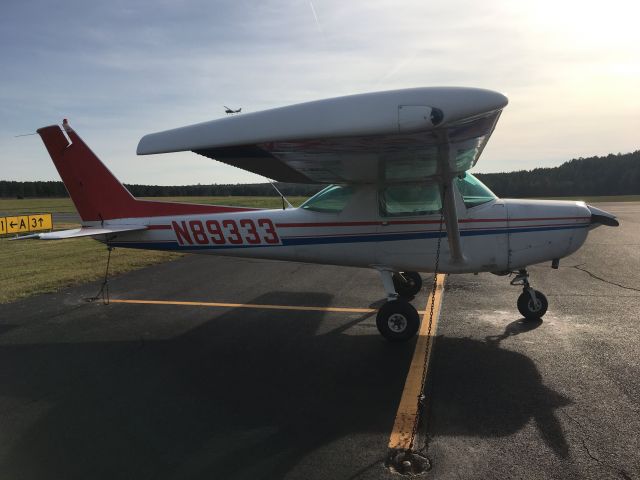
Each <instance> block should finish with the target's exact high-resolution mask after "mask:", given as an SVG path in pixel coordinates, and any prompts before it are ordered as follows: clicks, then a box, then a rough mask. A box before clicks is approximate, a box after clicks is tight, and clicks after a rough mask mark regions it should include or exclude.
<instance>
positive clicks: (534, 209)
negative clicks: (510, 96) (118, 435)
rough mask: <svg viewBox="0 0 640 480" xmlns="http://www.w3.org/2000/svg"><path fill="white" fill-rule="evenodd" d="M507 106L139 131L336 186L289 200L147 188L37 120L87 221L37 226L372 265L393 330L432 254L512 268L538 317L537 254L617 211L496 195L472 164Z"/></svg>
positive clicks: (151, 139) (477, 266) (541, 305)
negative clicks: (271, 204)
mask: <svg viewBox="0 0 640 480" xmlns="http://www.w3.org/2000/svg"><path fill="white" fill-rule="evenodd" d="M506 105H507V98H506V97H504V96H503V95H501V94H499V93H496V92H493V91H489V90H481V89H474V88H414V89H406V90H394V91H388V92H377V93H368V94H362V95H353V96H348V97H341V98H333V99H328V100H320V101H315V102H309V103H302V104H298V105H293V106H289V107H285V108H278V109H274V110H266V111H262V112H255V113H249V114H246V115H243V116H240V117H236V118H225V119H220V120H214V121H210V122H205V123H200V124H196V125H192V126H186V127H181V128H177V129H173V130H167V131H164V132H159V133H154V134H150V135H146V136H144V137H143V138H142V139H141V140H140V143H139V145H138V151H137V153H138V154H141V155H146V154H153V153H165V152H178V151H185V150H191V151H193V152H195V153H198V154H201V155H204V156H207V157H210V158H213V159H216V160H219V161H221V162H224V163H227V164H229V165H234V166H237V167H240V168H243V169H245V170H248V171H250V172H253V173H257V174H260V175H264V176H266V177H268V178H271V179H274V180H278V181H282V182H300V183H331V184H332V185H330V186H328V187H326V188H325V189H324V190H322V191H320V192H319V193H318V194H316V195H315V196H313V197H311V198H310V199H308V200H307V201H306V202H305V203H304V204H302V205H301V206H300V207H299V208H290V209H286V210H261V209H251V208H242V207H226V206H211V205H194V204H184V203H171V202H158V201H148V200H138V199H136V198H134V197H133V196H131V194H130V193H129V192H128V191H127V190H126V189H125V187H124V186H123V185H122V184H121V183H120V182H119V181H118V180H117V179H116V178H115V177H114V176H113V175H112V174H111V173H110V172H109V170H108V169H107V168H106V167H105V166H104V165H103V164H102V163H101V162H100V160H99V159H98V158H97V157H96V156H95V155H94V154H93V153H92V152H91V150H89V148H88V147H87V146H86V145H85V143H84V142H83V141H82V140H81V139H80V137H79V136H78V135H77V134H76V132H75V131H74V130H73V129H72V128H71V127H70V126H69V124H68V123H67V122H66V120H65V121H64V122H63V130H61V129H60V127H58V126H57V125H53V126H49V127H44V128H41V129H39V130H38V133H39V134H40V136H41V137H42V139H43V141H44V144H45V146H46V147H47V150H48V151H49V154H50V155H51V158H52V159H53V162H54V164H55V166H56V168H57V169H58V172H59V173H60V176H61V177H62V180H63V182H64V183H65V185H66V187H67V190H68V191H69V195H70V196H71V199H72V200H73V202H74V204H75V206H76V208H77V210H78V213H79V214H80V217H81V218H82V228H80V229H77V230H69V231H59V232H51V233H43V234H35V235H31V236H30V237H37V238H41V239H61V238H74V237H82V236H91V237H94V238H95V239H97V240H99V241H101V242H104V243H106V244H107V245H110V246H113V247H128V248H143V249H153V250H172V251H181V252H189V253H205V254H214V255H229V256H239V257H254V258H267V259H278V260H288V261H299V262H312V263H321V264H332V265H349V266H356V267H365V268H372V269H376V270H377V271H378V272H379V273H380V276H381V279H382V284H383V286H384V289H385V291H386V294H387V302H386V303H385V304H384V305H383V306H382V307H381V308H380V309H379V311H378V315H377V319H376V324H377V327H378V330H379V331H380V333H381V334H382V335H383V336H384V337H385V338H387V339H388V340H390V341H405V340H408V339H410V338H411V337H413V335H414V334H415V333H416V332H417V330H418V328H419V324H420V317H419V316H418V313H417V312H416V309H415V308H414V307H413V306H412V305H411V304H410V303H409V301H408V299H410V298H411V297H412V296H413V295H415V294H416V293H417V292H418V291H419V290H420V287H421V285H422V279H421V277H420V275H419V273H417V272H433V271H434V270H435V269H436V265H437V266H438V267H437V268H438V272H441V273H451V274H455V273H477V272H492V273H496V274H499V275H502V274H509V273H515V274H516V276H515V278H514V279H513V280H512V281H511V284H512V285H520V286H522V287H523V290H522V293H521V294H520V296H519V298H518V301H517V307H518V310H519V311H520V313H521V314H522V316H523V317H525V318H526V319H540V318H541V317H542V316H543V315H544V314H545V312H546V310H547V306H548V303H547V298H546V297H545V295H543V294H542V293H541V292H539V291H537V290H534V289H533V288H532V287H531V285H530V283H529V274H528V272H527V266H529V265H532V264H536V263H541V262H551V266H552V268H557V266H558V262H559V260H560V259H561V258H563V257H566V256H567V255H570V254H571V253H573V252H575V251H576V250H578V249H579V248H580V247H581V246H582V244H583V243H584V241H585V239H586V238H587V233H588V232H589V230H591V229H593V228H595V227H597V226H599V225H609V226H617V225H618V222H617V220H616V219H615V217H614V216H613V215H611V214H610V213H607V212H605V211H603V210H600V209H597V208H595V207H592V206H590V205H586V204H585V203H584V202H574V201H558V200H507V199H500V198H497V197H496V195H494V194H493V193H492V192H491V191H490V190H489V189H488V188H487V187H486V186H485V185H483V184H482V183H481V182H480V181H479V180H478V179H477V178H475V177H474V176H473V175H471V174H470V173H468V170H469V169H470V168H471V167H473V166H474V165H475V164H476V162H477V160H478V157H479V156H480V154H481V152H482V150H483V149H484V147H485V145H486V144H487V141H488V140H489V137H490V135H491V133H492V132H493V130H494V128H495V125H496V123H497V121H498V118H499V116H500V113H501V112H502V109H503V108H504V107H505V106H506ZM440 240H442V242H441V241H440ZM438 258H439V263H438ZM212 275H215V273H214V272H212ZM174 280H175V279H171V281H174ZM167 281H169V279H167Z"/></svg>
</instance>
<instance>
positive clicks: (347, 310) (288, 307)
mask: <svg viewBox="0 0 640 480" xmlns="http://www.w3.org/2000/svg"><path fill="white" fill-rule="evenodd" d="M109 301H110V303H128V304H139V305H179V306H186V307H215V308H255V309H262V310H298V311H305V312H338V313H375V312H376V311H377V310H375V309H374V308H343V307H308V306H304V305H261V304H255V303H220V302H177V301H172V300H121V299H113V298H112V299H110V300H109Z"/></svg>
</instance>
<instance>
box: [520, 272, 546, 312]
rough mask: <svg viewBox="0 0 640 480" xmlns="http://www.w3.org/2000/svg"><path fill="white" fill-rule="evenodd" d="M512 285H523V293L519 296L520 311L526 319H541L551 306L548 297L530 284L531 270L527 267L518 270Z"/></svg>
mask: <svg viewBox="0 0 640 480" xmlns="http://www.w3.org/2000/svg"><path fill="white" fill-rule="evenodd" d="M511 285H522V293H521V294H520V296H519V297H518V311H519V312H520V314H521V315H522V316H523V317H524V318H525V319H526V320H531V321H539V320H540V319H541V318H542V317H543V316H544V314H545V313H547V308H548V307H549V302H548V301H547V297H545V295H544V294H543V293H542V292H539V291H538V290H534V289H533V288H532V287H531V285H530V284H529V272H527V270H526V269H525V268H523V269H521V270H519V271H518V273H517V275H516V276H515V277H514V279H513V280H511Z"/></svg>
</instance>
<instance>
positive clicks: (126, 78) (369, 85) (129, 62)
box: [0, 0, 640, 185]
mask: <svg viewBox="0 0 640 480" xmlns="http://www.w3.org/2000/svg"><path fill="white" fill-rule="evenodd" d="M638 18H640V3H639V2H632V1H629V0H608V1H607V2H602V1H592V0H580V1H579V0H575V1H574V0H565V1H563V0H536V1H534V2H517V1H513V0H484V1H482V2H478V1H477V0H437V1H436V0H410V1H400V0H367V1H355V0H354V1H349V2H345V1H341V0H312V1H310V0H259V1H257V0H256V1H250V0H230V1H216V0H202V1H188V0H174V1H162V0H154V1H139V2H137V1H134V0H126V1H121V0H109V1H107V2H88V1H86V0H82V1H66V0H60V1H58V2H51V1H45V0H38V1H29V0H17V1H14V0H4V1H3V3H2V13H1V15H0V61H1V63H0V65H1V68H0V152H1V153H0V179H3V180H58V179H59V177H58V175H57V172H56V171H55V168H54V167H53V164H52V163H51V161H50V159H49V157H48V155H47V153H46V151H45V149H44V146H43V145H42V143H41V141H40V139H39V137H38V136H24V137H17V138H16V137H15V136H16V135H20V134H26V133H31V132H34V131H35V130H36V129H37V128H39V127H42V126H45V125H51V124H54V123H61V121H62V119H63V118H68V119H69V122H70V124H71V125H72V126H73V128H74V129H75V130H76V131H77V132H78V134H79V135H80V136H81V137H82V138H83V139H84V140H85V142H86V143H87V144H88V145H89V146H90V147H91V148H92V149H93V151H94V152H95V153H96V154H97V155H98V156H99V157H100V158H101V159H102V160H103V162H105V163H106V164H107V166H108V167H109V168H110V169H111V171H112V172H114V173H115V174H116V176H118V178H119V179H120V180H121V181H123V182H125V183H141V184H157V185H184V184H196V183H203V184H208V183H244V182H262V181H265V179H264V178H263V177H260V176H257V175H254V174H251V173H248V172H244V171H242V170H239V169H236V168H234V167H231V166H227V165H224V164H221V163H218V162H215V161H213V160H210V159H207V158H205V157H201V156H199V155H196V154H194V153H191V152H183V153H175V154H164V155H149V156H136V154H135V150H136V146H137V144H138V141H139V140H140V138H141V137H142V136H143V135H145V134H147V133H151V132H156V131H160V130H165V129H169V128H175V127H179V126H183V125H188V124H192V123H197V122H202V121H207V120H212V119H215V118H222V117H224V116H225V113H224V109H223V105H228V106H230V107H235V108H238V107H242V109H243V112H253V111H258V110H264V109H268V108H273V107H280V106H285V105H290V104H294V103H299V102H304V101H310V100H317V99H321V98H329V97H336V96H341V95H349V94H354V93H364V92H370V91H380V90H390V89H397V88H406V87H419V86H469V87H482V88H489V89H492V90H496V91H499V92H501V93H504V94H505V95H507V97H508V98H509V105H508V106H507V107H506V109H505V110H504V112H503V114H502V117H501V118H500V121H499V123H498V126H497V128H496V130H495V132H494V134H493V136H492V138H491V140H490V141H489V143H488V145H487V147H486V148H485V150H484V152H483V154H482V156H481V158H480V160H479V162H478V164H477V165H476V167H475V168H474V169H473V171H476V172H497V171H512V170H521V169H531V168H536V167H548V166H556V165H559V164H561V163H562V162H564V161H566V160H569V159H571V158H578V157H587V156H592V155H605V154H608V153H612V152H613V153H617V152H623V153H624V152H630V151H634V150H638V149H639V148H640V28H638V23H637V22H638Z"/></svg>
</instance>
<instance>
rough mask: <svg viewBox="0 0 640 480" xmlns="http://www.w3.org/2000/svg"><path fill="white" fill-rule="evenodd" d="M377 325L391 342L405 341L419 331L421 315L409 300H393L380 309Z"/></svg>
mask: <svg viewBox="0 0 640 480" xmlns="http://www.w3.org/2000/svg"><path fill="white" fill-rule="evenodd" d="M376 326H377V327H378V330H379V331H380V333H381V334H382V336H383V337H384V338H386V339H387V340H389V341H390V342H404V341H406V340H409V339H410V338H411V337H413V336H414V335H415V334H416V332H417V331H418V328H419V327H420V317H419V316H418V312H417V311H416V309H415V308H413V305H411V304H410V303H409V302H407V301H405V300H392V301H390V302H387V303H385V304H384V305H383V306H382V307H380V310H378V316H377V317H376Z"/></svg>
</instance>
